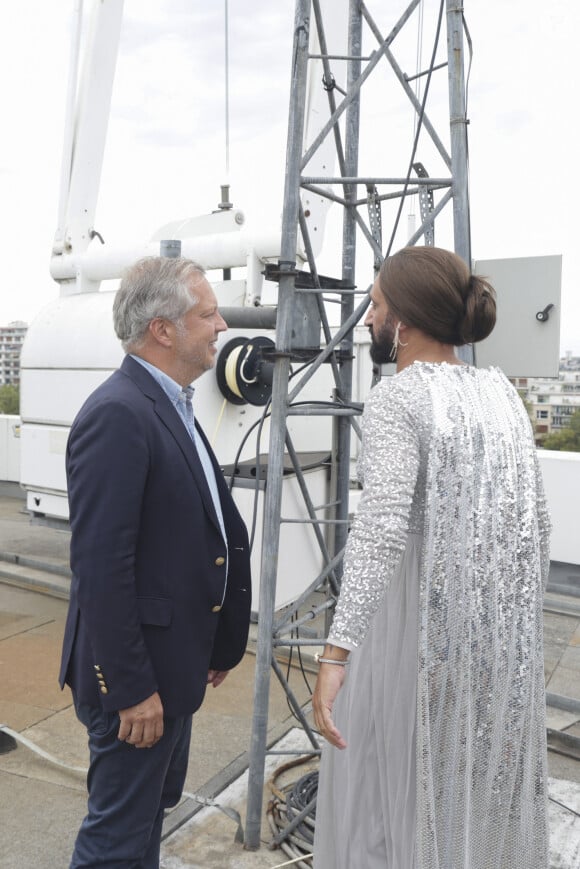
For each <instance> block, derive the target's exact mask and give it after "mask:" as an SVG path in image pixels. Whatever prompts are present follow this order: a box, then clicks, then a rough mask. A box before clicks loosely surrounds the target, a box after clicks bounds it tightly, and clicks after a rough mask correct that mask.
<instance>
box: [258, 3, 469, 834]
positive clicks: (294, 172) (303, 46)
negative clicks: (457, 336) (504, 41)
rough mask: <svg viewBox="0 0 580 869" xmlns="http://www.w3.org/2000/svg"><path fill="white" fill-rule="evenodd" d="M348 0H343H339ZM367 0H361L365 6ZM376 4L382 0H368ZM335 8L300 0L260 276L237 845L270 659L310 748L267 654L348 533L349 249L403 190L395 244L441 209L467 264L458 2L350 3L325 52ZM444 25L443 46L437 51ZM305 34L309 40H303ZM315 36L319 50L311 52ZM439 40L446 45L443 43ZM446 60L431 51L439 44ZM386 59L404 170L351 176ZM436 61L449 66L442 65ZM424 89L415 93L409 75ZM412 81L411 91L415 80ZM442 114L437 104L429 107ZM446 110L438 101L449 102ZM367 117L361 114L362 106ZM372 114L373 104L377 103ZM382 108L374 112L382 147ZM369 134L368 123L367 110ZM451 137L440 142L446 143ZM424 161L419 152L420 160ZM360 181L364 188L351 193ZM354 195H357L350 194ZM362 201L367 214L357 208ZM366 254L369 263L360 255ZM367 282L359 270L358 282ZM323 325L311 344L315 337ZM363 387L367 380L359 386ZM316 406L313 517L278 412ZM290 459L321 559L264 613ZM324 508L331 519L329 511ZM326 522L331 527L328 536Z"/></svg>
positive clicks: (292, 641)
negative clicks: (252, 630)
mask: <svg viewBox="0 0 580 869" xmlns="http://www.w3.org/2000/svg"><path fill="white" fill-rule="evenodd" d="M344 2H345V3H346V2H347V0H344ZM423 3H425V4H427V5H428V6H429V7H430V10H429V11H430V13H431V14H432V36H433V44H432V50H431V54H430V58H429V61H428V63H427V64H426V68H425V69H420V70H418V71H417V74H416V75H414V76H409V75H407V74H405V73H404V72H403V69H402V68H401V66H400V65H399V63H398V61H397V59H396V56H395V50H396V47H397V45H398V43H399V41H400V40H401V38H402V34H403V32H404V30H405V28H410V27H412V26H414V25H416V22H417V17H418V15H419V14H421V15H423V14H424V13H425V10H424V9H423ZM369 5H370V4H369ZM379 5H380V4H379ZM335 14H336V0H335V3H328V4H326V5H325V4H324V2H323V0H297V2H296V12H295V21H294V44H293V52H292V78H291V96H290V107H289V119H288V141H287V153H286V187H285V197H284V212H283V223H282V249H281V257H280V262H279V264H278V266H277V268H276V269H275V270H274V272H275V273H274V274H272V275H271V276H272V277H274V278H275V279H277V280H278V283H279V294H278V312H277V325H276V348H275V353H274V375H273V385H272V398H271V408H270V410H271V421H270V444H269V456H268V485H267V487H266V491H265V502H264V525H263V538H262V572H261V581H260V601H259V614H260V615H259V621H258V646H257V660H256V680H255V693H254V718H253V728H252V741H251V749H250V771H249V785H248V803H247V820H246V834H245V839H246V847H247V848H249V849H256V848H258V847H259V843H260V819H261V812H262V797H263V787H264V770H265V760H266V756H267V754H268V750H267V726H268V702H269V692H270V674H271V671H272V669H273V670H274V673H275V675H276V676H277V678H278V679H279V681H280V682H281V684H282V685H283V686H284V688H285V690H286V693H287V696H288V699H289V702H290V704H291V706H292V708H293V711H294V713H295V714H296V717H297V718H298V719H299V721H300V722H301V724H302V726H303V728H304V730H305V733H306V734H307V736H308V739H309V740H310V742H311V744H312V748H313V751H318V750H319V748H320V746H319V742H318V739H317V735H316V733H315V732H314V731H313V730H312V728H311V726H310V725H309V722H308V720H307V717H306V715H305V714H304V711H303V710H302V708H301V707H300V704H299V703H298V701H297V699H296V698H295V696H294V694H293V692H292V690H291V688H290V686H289V685H288V682H287V680H286V678H285V676H284V674H283V672H282V669H281V667H280V665H279V663H278V661H277V659H276V655H275V654H274V653H275V651H276V650H277V649H278V648H280V647H288V648H292V647H296V646H308V645H310V646H320V645H321V644H322V643H323V642H324V636H320V637H306V638H300V637H297V636H296V634H297V628H299V627H300V624H301V621H300V618H299V617H298V611H299V609H300V607H301V606H303V604H304V602H305V601H306V600H307V599H308V598H309V597H310V596H311V595H312V593H313V592H314V591H316V590H321V589H322V590H325V591H326V597H325V599H324V602H323V603H322V604H320V606H319V607H318V610H317V611H316V612H310V613H309V614H308V616H307V619H308V620H311V619H312V618H313V617H315V616H317V615H320V614H324V613H326V614H327V615H328V614H329V613H330V612H331V610H332V607H333V604H334V601H335V599H336V595H337V594H338V590H339V586H340V576H341V573H340V567H341V559H342V552H343V549H344V545H345V542H346V537H347V533H348V502H349V485H350V459H351V443H350V442H351V432H352V431H354V432H355V433H356V434H359V427H358V424H357V416H358V415H359V414H360V411H361V406H360V405H355V404H353V401H352V385H353V329H354V327H355V325H356V323H357V322H358V321H359V320H360V318H361V316H362V315H363V313H364V311H365V310H366V307H367V305H368V292H367V291H364V292H361V293H360V297H359V298H358V299H357V290H356V289H355V284H356V279H355V272H356V249H357V242H358V241H359V240H362V241H363V242H364V243H365V245H366V249H365V263H366V268H367V272H366V273H367V275H368V277H372V274H373V269H374V271H376V270H377V269H378V267H379V266H380V263H381V262H382V260H383V258H384V256H386V255H388V254H389V253H391V252H392V249H393V245H394V242H395V239H396V238H397V236H398V235H400V223H401V215H402V209H403V205H404V204H405V203H406V202H408V201H409V199H410V198H411V197H415V196H418V197H419V201H420V215H421V222H420V225H419V227H418V228H417V229H416V230H415V231H414V232H413V233H412V234H411V235H410V236H407V237H406V238H405V240H404V241H403V242H402V243H401V244H399V246H400V247H402V246H403V245H404V244H415V243H420V242H421V241H423V243H425V244H433V243H434V229H435V222H436V220H437V221H440V220H441V215H442V214H443V213H444V212H445V210H446V206H449V208H448V209H447V213H448V214H449V212H452V213H451V215H450V218H451V219H450V223H451V226H452V229H451V230H450V232H451V233H452V235H451V241H450V243H448V244H447V245H445V246H447V247H454V249H455V251H456V252H457V253H458V254H459V255H460V256H462V257H463V259H464V260H465V261H466V262H467V263H471V251H470V235H469V201H468V177H467V168H468V161H467V130H466V127H467V123H468V122H467V115H466V84H465V77H464V34H465V32H466V30H465V23H464V17H463V6H462V5H461V6H460V5H458V4H457V3H456V0H411V2H410V3H409V4H408V6H407V7H406V8H405V9H404V10H403V11H402V13H401V15H400V17H399V19H398V20H397V21H396V23H395V24H394V26H393V27H392V28H391V30H390V31H389V32H388V33H387V34H386V35H384V34H383V33H382V32H381V30H380V29H379V26H378V24H377V23H376V22H375V20H374V19H373V17H372V16H371V13H370V11H369V9H367V6H366V4H365V3H364V2H362V0H349V2H348V48H347V53H346V55H344V54H340V55H338V54H336V53H335V54H333V53H332V52H333V46H330V45H327V38H326V34H327V31H328V27H327V24H328V21H329V20H330V19H329V16H333V15H335ZM445 28H446V34H447V51H446V53H445V47H444V41H445ZM314 35H315V39H313V38H312V37H313V36H314ZM363 42H364V44H365V46H366V45H367V42H368V43H370V44H371V46H372V47H371V50H370V53H369V54H368V55H367V56H363ZM313 45H314V46H318V47H319V53H315V50H314V49H313ZM442 46H443V48H442ZM442 52H443V55H444V59H443V62H441V59H440V55H441V53H442ZM314 58H317V59H318V60H319V61H320V60H321V61H322V66H323V69H324V77H323V82H322V85H321V86H324V87H325V90H327V94H328V120H327V121H326V122H325V123H324V124H323V126H322V128H321V129H320V131H319V133H318V135H317V136H316V137H315V138H314V139H313V140H312V141H311V142H309V143H308V145H307V146H305V145H304V131H305V123H306V105H307V81H308V75H309V64H310V63H312V61H313V59H314ZM336 64H346V71H347V72H346V87H345V89H344V90H343V89H341V88H340V87H338V86H335V84H334V82H335V78H334V75H333V67H334V66H335V65H336ZM385 68H387V69H388V72H389V75H390V76H391V79H392V82H393V86H394V87H395V88H397V91H398V93H400V94H401V95H402V97H403V98H404V100H405V102H406V104H407V107H408V106H409V104H410V106H411V110H412V114H414V118H415V132H414V134H413V136H412V137H410V138H411V139H412V142H411V144H410V147H409V149H408V151H407V156H406V158H405V163H404V170H403V172H401V173H400V174H399V175H398V176H393V177H388V176H379V175H378V174H377V173H376V171H375V172H371V173H370V174H359V162H361V160H362V157H363V155H364V154H365V153H366V152H365V151H364V147H363V146H364V143H365V138H364V137H365V136H368V135H369V127H368V125H365V115H364V112H363V106H364V107H365V108H366V106H367V105H370V107H371V110H376V108H377V104H376V101H375V102H374V103H373V102H372V100H371V102H370V103H364V101H363V100H362V99H361V96H362V94H363V92H365V94H366V91H367V90H368V89H369V87H370V85H369V82H371V81H372V80H373V76H376V75H377V73H378V71H379V70H384V69H385ZM445 70H447V75H446V76H445ZM435 79H437V80H438V83H439V85H441V81H442V80H443V79H445V81H444V89H445V92H446V95H447V100H446V110H445V112H444V115H445V117H444V119H443V121H442V124H443V126H444V128H445V129H446V135H442V136H441V137H440V136H439V135H438V134H437V132H436V129H435V120H433V119H432V118H431V116H430V113H429V106H430V102H429V98H430V96H431V94H432V92H433V91H434V90H435V88H434V87H433V84H434V81H435ZM419 81H420V83H421V86H422V96H420V95H419V91H418V88H417V83H418V82H419ZM414 84H415V88H414V87H413V85H414ZM436 108H437V111H438V113H439V115H441V114H442V109H441V101H440V102H439V103H438V104H437V105H436ZM447 109H448V111H447ZM371 114H372V111H371ZM375 114H376V112H375ZM388 120H389V119H383V125H384V126H385V132H384V133H383V136H384V137H385V145H386V144H387V135H388V134H387V126H388ZM370 135H371V136H374V137H376V136H377V132H376V127H375V124H373V123H372V120H371V133H370ZM328 137H330V138H331V139H333V141H334V145H335V151H336V162H335V165H336V167H337V171H336V174H332V172H331V173H330V174H328V175H326V176H324V175H309V174H308V168H309V162H310V160H311V158H312V156H313V155H314V154H315V153H316V151H317V149H318V148H319V147H320V146H321V143H323V142H325V141H327V138H328ZM444 141H447V142H448V145H445V144H444ZM424 144H428V150H429V153H430V155H431V156H430V157H429V161H430V163H431V161H433V162H435V161H436V162H437V165H438V166H441V174H435V175H433V176H431V177H430V176H429V174H428V171H427V169H426V168H425V165H424V163H425V158H424V157H423V156H422V152H421V153H419V150H420V146H421V147H423V145H424ZM420 159H421V160H422V161H423V162H419V160H420ZM305 191H306V192H308V193H309V194H310V195H312V194H315V195H317V196H322V197H326V198H327V199H328V200H329V201H331V202H333V203H334V204H335V207H337V206H340V207H341V208H342V209H343V226H342V254H341V275H340V278H336V279H334V280H331V279H327V278H323V277H322V276H321V275H320V274H319V271H318V268H317V263H316V261H315V256H314V253H313V244H312V242H311V239H310V236H309V227H308V223H307V219H306V218H307V214H306V213H305V208H304V206H303V198H302V197H303V195H304V193H305ZM362 191H364V193H362ZM361 193H362V195H361ZM383 207H390V208H391V209H394V215H393V220H392V228H391V235H390V239H389V241H388V242H387V243H386V244H385V243H384V242H383V233H384V230H385V228H386V226H387V225H388V224H387V221H386V220H385V217H384V214H383ZM365 210H366V219H365V215H364V213H363V212H364V211H365ZM299 242H301V243H302V244H303V247H304V250H305V251H306V255H307V259H308V269H309V270H308V272H302V271H300V270H299V269H298V268H297V266H296V251H297V246H298V244H299ZM367 258H368V263H367ZM369 283H370V281H369ZM329 297H332V298H333V300H334V301H335V302H338V304H339V306H340V324H339V326H338V328H331V326H330V323H329V318H328V316H327V311H326V305H325V300H326V299H328V298H329ZM321 333H322V335H323V342H322V346H321V342H320V334H321ZM462 358H464V359H466V360H467V361H472V357H471V351H470V348H463V353H462ZM293 360H300V362H301V363H303V365H302V366H301V372H300V377H299V378H298V380H297V382H296V383H294V380H295V378H292V379H290V375H291V362H292V361H293ZM323 364H327V365H330V367H331V370H332V372H333V378H334V393H333V401H332V402H327V403H326V404H324V403H323V402H320V403H316V402H313V403H303V402H301V403H299V402H298V401H297V399H298V397H299V396H300V393H301V392H302V390H303V389H304V387H305V386H306V384H307V383H308V382H309V381H310V379H311V378H312V376H313V375H314V373H315V372H316V371H317V370H318V369H319V368H320V366H321V365H323ZM369 386H370V384H369ZM314 414H324V415H328V416H331V417H332V425H333V445H332V454H331V480H332V489H333V491H332V493H331V497H330V504H329V505H327V509H326V510H325V511H324V512H325V518H324V519H322V518H320V517H319V512H320V511H319V510H318V508H317V507H316V506H315V505H314V504H313V503H312V499H311V497H310V495H309V492H308V486H307V482H306V479H305V475H304V473H303V471H302V469H301V467H300V461H299V457H298V455H297V452H296V450H295V448H294V445H293V443H292V437H291V435H290V432H289V430H288V425H287V422H288V419H289V417H292V416H295V415H314ZM288 461H289V462H291V464H292V466H293V469H294V472H295V473H296V477H297V480H298V484H299V487H300V491H301V493H302V496H303V500H304V522H305V523H307V524H309V525H310V526H311V527H312V531H313V533H314V535H315V536H316V540H317V543H318V546H319V547H320V552H321V555H322V560H323V563H324V567H323V569H322V571H321V572H320V574H319V575H318V576H315V577H312V581H311V583H310V584H309V585H308V588H307V589H306V590H305V591H304V592H303V593H302V594H301V595H300V596H299V598H298V599H297V600H296V601H295V602H294V603H293V604H292V605H291V606H290V607H286V608H285V609H284V611H283V613H282V615H281V616H280V615H279V614H277V613H276V612H275V592H276V575H277V568H278V554H279V542H280V534H283V533H284V517H283V516H282V515H281V508H282V486H283V470H284V467H285V463H286V465H287V463H288ZM329 514H331V518H330V520H329V519H328V516H329ZM329 530H330V531H331V533H329Z"/></svg>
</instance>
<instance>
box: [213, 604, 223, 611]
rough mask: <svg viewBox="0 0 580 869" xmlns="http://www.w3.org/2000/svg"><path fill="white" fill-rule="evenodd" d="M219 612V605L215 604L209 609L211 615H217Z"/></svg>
mask: <svg viewBox="0 0 580 869" xmlns="http://www.w3.org/2000/svg"><path fill="white" fill-rule="evenodd" d="M220 610H221V606H220V605H219V604H216V605H215V606H212V608H211V611H212V613H219V611H220Z"/></svg>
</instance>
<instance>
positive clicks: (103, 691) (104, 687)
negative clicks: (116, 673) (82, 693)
mask: <svg viewBox="0 0 580 869" xmlns="http://www.w3.org/2000/svg"><path fill="white" fill-rule="evenodd" d="M108 693H109V689H108V688H107V686H106V685H101V694H108Z"/></svg>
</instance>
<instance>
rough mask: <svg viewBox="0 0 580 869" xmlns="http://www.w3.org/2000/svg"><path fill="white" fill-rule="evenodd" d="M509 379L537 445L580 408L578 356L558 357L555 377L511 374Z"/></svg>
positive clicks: (561, 426) (567, 421)
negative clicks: (522, 400) (524, 404)
mask: <svg viewBox="0 0 580 869" xmlns="http://www.w3.org/2000/svg"><path fill="white" fill-rule="evenodd" d="M512 383H513V384H514V386H515V387H516V389H517V390H518V392H519V394H520V395H521V397H522V398H523V399H524V401H525V403H526V406H527V408H528V412H529V414H530V417H531V420H532V423H533V424H534V430H535V434H536V444H537V445H538V446H541V445H542V441H543V440H544V438H545V437H546V436H547V435H549V434H554V433H556V432H559V431H562V429H565V428H568V427H569V422H570V417H571V416H572V414H573V413H575V412H576V411H577V410H580V356H572V355H571V354H567V355H566V356H565V357H564V358H563V359H561V360H560V371H559V375H558V377H557V378H555V377H554V378H539V377H514V378H512Z"/></svg>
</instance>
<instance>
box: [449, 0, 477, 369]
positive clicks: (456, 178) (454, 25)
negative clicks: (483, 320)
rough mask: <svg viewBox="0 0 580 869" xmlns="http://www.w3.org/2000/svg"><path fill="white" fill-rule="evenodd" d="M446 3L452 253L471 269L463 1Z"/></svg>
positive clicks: (464, 355)
mask: <svg viewBox="0 0 580 869" xmlns="http://www.w3.org/2000/svg"><path fill="white" fill-rule="evenodd" d="M446 2H447V57H448V75H449V123H450V125H451V174H452V176H453V186H452V190H453V233H454V239H455V252H456V253H457V254H459V256H460V257H462V259H464V260H465V262H466V263H467V265H468V266H469V267H470V268H471V233H470V225H469V185H468V177H467V166H468V163H467V116H466V101H465V76H464V51H463V3H461V4H459V3H458V2H457V0H446ZM458 354H459V356H460V358H461V359H463V361H464V362H469V363H471V364H472V363H473V361H474V356H473V347H472V346H471V345H469V344H467V345H465V346H464V347H459V348H458Z"/></svg>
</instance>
